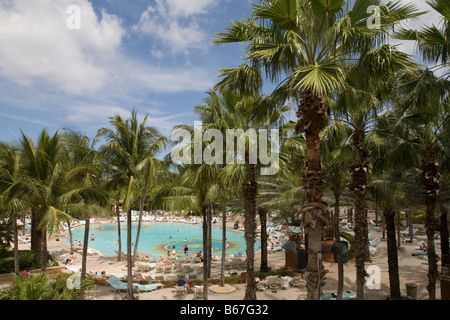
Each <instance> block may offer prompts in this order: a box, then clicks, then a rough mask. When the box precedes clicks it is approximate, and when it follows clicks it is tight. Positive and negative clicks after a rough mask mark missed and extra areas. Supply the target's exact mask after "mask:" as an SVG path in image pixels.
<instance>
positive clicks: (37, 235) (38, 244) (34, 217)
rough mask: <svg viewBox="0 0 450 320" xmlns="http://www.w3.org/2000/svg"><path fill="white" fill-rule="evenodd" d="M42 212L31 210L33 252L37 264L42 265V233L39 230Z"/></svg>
mask: <svg viewBox="0 0 450 320" xmlns="http://www.w3.org/2000/svg"><path fill="white" fill-rule="evenodd" d="M40 220H41V214H40V210H36V209H31V250H32V251H34V255H35V262H36V264H39V263H41V252H42V231H41V229H39V227H38V226H39V222H40Z"/></svg>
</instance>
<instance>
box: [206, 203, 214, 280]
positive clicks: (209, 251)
mask: <svg viewBox="0 0 450 320" xmlns="http://www.w3.org/2000/svg"><path fill="white" fill-rule="evenodd" d="M212 213H213V203H212V202H210V203H209V210H208V211H207V223H208V235H207V242H208V245H207V249H206V250H207V251H206V252H205V254H204V256H205V255H208V267H207V270H206V275H207V277H208V278H211V265H212Z"/></svg>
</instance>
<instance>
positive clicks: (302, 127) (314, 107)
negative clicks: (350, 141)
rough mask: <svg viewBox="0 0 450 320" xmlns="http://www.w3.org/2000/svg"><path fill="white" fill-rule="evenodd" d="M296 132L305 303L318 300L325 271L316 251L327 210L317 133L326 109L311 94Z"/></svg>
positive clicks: (303, 104) (301, 109)
mask: <svg viewBox="0 0 450 320" xmlns="http://www.w3.org/2000/svg"><path fill="white" fill-rule="evenodd" d="M297 116H298V118H299V119H300V120H299V122H298V123H297V126H296V132H297V133H299V132H301V131H304V132H305V138H306V166H305V167H306V169H305V171H304V172H303V185H304V190H305V193H306V206H305V207H304V208H302V209H301V210H300V211H299V213H300V214H303V225H304V229H305V237H306V238H307V244H306V247H307V256H308V261H307V266H306V273H305V279H306V289H307V299H308V300H320V299H322V286H323V280H324V276H325V274H326V272H327V271H326V270H324V268H323V264H322V260H321V258H320V255H319V251H321V250H322V228H323V226H324V224H326V223H327V221H326V217H327V211H328V206H327V205H326V204H325V203H323V202H322V195H323V190H324V188H325V172H324V170H323V169H322V165H321V162H320V146H321V143H322V142H321V140H320V133H321V131H322V129H323V127H324V124H325V119H326V118H327V117H328V115H327V105H326V103H325V100H324V99H323V98H322V97H319V96H317V95H315V94H314V93H313V92H311V91H307V92H305V93H304V94H303V97H302V100H301V103H300V105H299V109H298V113H297Z"/></svg>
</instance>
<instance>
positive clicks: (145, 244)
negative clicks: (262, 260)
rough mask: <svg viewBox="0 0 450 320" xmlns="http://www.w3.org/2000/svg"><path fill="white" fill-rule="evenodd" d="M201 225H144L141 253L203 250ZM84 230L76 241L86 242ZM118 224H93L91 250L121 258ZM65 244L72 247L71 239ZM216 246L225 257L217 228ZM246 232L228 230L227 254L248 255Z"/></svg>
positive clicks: (123, 232) (123, 226)
mask: <svg viewBox="0 0 450 320" xmlns="http://www.w3.org/2000/svg"><path fill="white" fill-rule="evenodd" d="M137 225H138V224H137V223H133V224H132V226H133V227H132V231H131V232H132V235H131V236H132V239H133V240H132V241H133V250H134V242H135V240H136V232H137ZM120 229H121V238H122V251H126V245H127V242H126V239H127V228H126V223H121V228H120ZM202 232H203V231H202V225H201V224H193V225H192V224H184V223H164V222H154V223H151V222H144V223H142V225H141V233H140V236H139V244H138V246H139V247H138V252H150V253H151V254H152V255H153V257H158V256H160V255H166V254H167V249H172V248H173V246H175V248H176V249H177V252H178V253H180V254H181V253H183V250H184V247H185V245H187V246H188V248H189V252H190V253H197V252H198V251H202V249H203V248H202V247H203V242H202V238H203V233H202ZM92 234H94V235H95V240H94V241H92V240H91V235H92ZM83 239H84V227H78V228H75V229H74V230H73V241H74V242H78V241H81V242H83ZM117 240H118V236H117V224H116V223H114V224H100V225H91V227H90V233H89V247H91V248H93V249H95V250H98V251H100V252H101V253H102V254H104V255H106V256H114V255H117V252H116V251H117V250H118V248H119V246H118V244H117ZM62 241H63V242H64V243H66V244H69V239H68V238H63V239H62ZM212 246H213V252H214V254H215V255H217V256H221V254H222V228H221V227H219V226H213V228H212ZM245 247H246V244H245V239H244V233H243V232H238V231H234V230H228V229H227V254H229V255H235V254H245ZM260 248H261V242H260V240H259V239H257V240H256V243H255V250H256V251H257V250H260Z"/></svg>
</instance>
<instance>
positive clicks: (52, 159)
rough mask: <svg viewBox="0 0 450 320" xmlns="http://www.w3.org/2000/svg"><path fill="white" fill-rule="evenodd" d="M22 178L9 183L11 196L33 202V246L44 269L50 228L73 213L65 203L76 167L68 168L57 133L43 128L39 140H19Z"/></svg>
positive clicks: (71, 194) (70, 197) (69, 194)
mask: <svg viewBox="0 0 450 320" xmlns="http://www.w3.org/2000/svg"><path fill="white" fill-rule="evenodd" d="M20 145H21V154H20V159H21V161H20V167H19V168H20V169H19V170H20V179H18V180H17V181H16V182H15V183H14V184H13V185H12V186H11V187H10V192H9V193H10V197H11V198H22V199H26V201H27V203H29V204H30V206H31V212H32V226H31V227H32V228H31V239H32V242H31V248H32V250H34V251H35V254H36V262H37V263H41V269H42V271H44V270H45V268H46V264H47V231H48V232H49V233H50V234H51V233H52V232H53V231H54V230H55V228H56V227H57V226H58V225H59V224H60V223H61V222H62V221H64V220H67V219H70V217H69V216H68V215H67V214H65V213H64V209H65V206H66V205H67V203H69V202H70V201H71V200H72V196H73V194H74V192H73V190H71V189H70V185H69V184H68V179H69V178H70V176H71V175H72V174H74V173H75V172H76V169H75V170H72V171H66V170H65V152H64V148H63V145H62V144H61V142H60V137H59V135H58V133H56V134H55V135H53V136H52V137H50V136H49V135H48V133H47V131H46V130H44V131H42V133H41V135H40V137H39V139H38V144H37V145H34V143H33V142H32V141H31V139H29V138H28V137H27V136H25V135H24V134H23V135H22V139H21V141H20Z"/></svg>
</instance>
